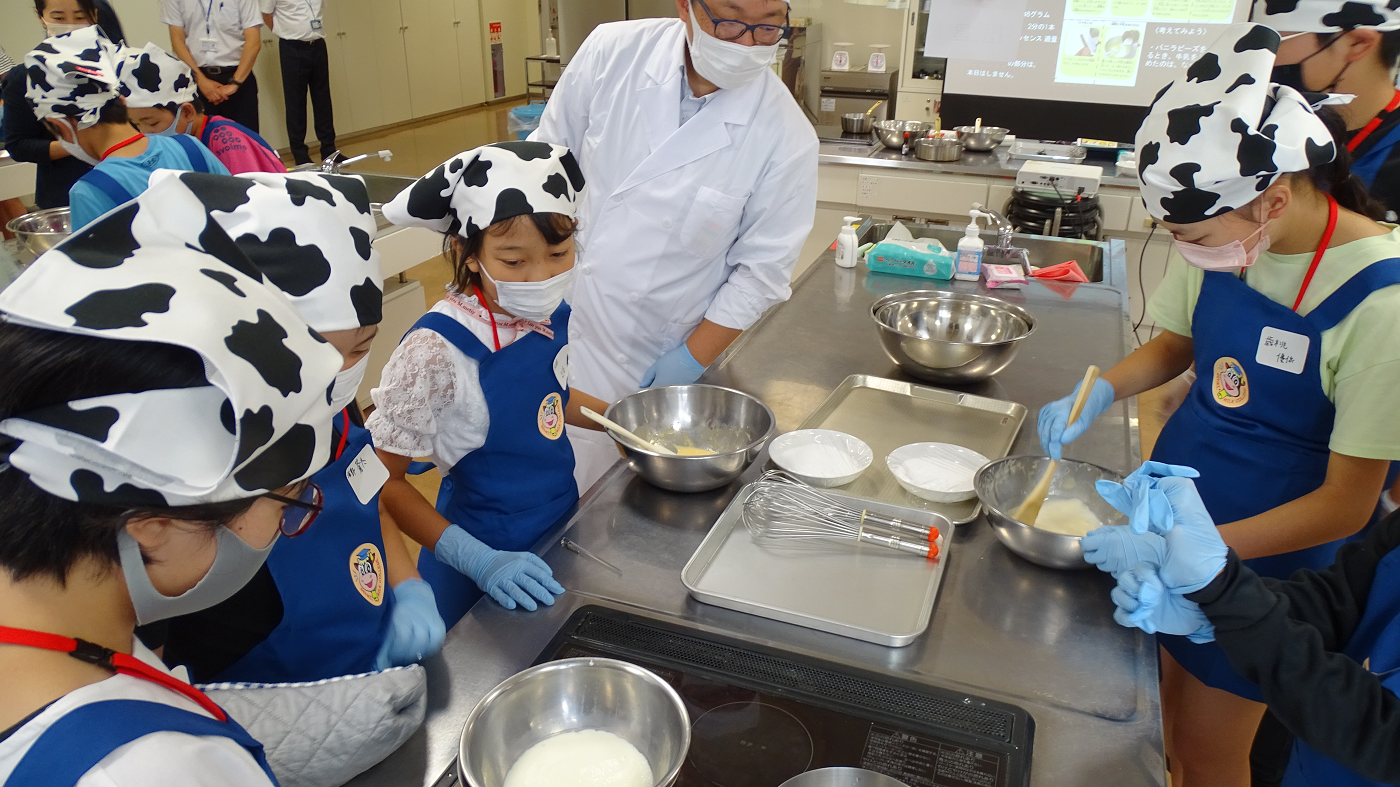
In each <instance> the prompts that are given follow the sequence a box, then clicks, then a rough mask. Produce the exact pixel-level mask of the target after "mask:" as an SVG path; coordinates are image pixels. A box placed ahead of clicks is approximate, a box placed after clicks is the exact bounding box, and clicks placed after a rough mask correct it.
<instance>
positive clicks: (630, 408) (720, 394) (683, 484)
mask: <svg viewBox="0 0 1400 787" xmlns="http://www.w3.org/2000/svg"><path fill="white" fill-rule="evenodd" d="M606 415H607V416H608V418H611V419H612V420H614V421H616V422H617V423H618V424H619V425H620V426H622V427H623V428H625V429H628V430H630V431H632V432H634V433H636V434H637V436H638V437H641V438H642V439H644V440H651V441H653V442H660V443H661V444H663V445H668V444H673V443H675V442H677V438H680V439H682V440H688V441H689V442H690V443H691V444H693V445H694V446H696V447H698V448H707V449H709V450H711V451H714V452H715V453H714V454H712V455H709V456H666V455H663V454H658V453H655V452H653V451H644V450H642V449H640V448H637V447H636V446H634V445H632V444H631V443H630V442H627V441H617V442H618V445H619V446H621V447H622V451H623V453H624V454H626V455H627V460H628V461H629V462H630V463H631V465H632V469H633V470H634V471H636V473H637V474H638V475H640V476H641V477H643V478H645V479H646V480H648V481H650V482H651V483H653V484H655V485H657V486H659V487H661V488H662V489H669V490H671V491H672V492H704V491H706V490H708V489H717V488H719V487H721V486H724V485H725V484H727V483H729V482H730V481H733V480H734V479H735V478H738V477H739V475H740V474H741V473H743V472H744V468H746V467H748V466H749V464H750V463H751V462H753V460H755V459H757V458H758V454H759V452H760V451H762V450H763V445H764V443H766V442H767V441H768V437H769V435H770V434H772V432H773V425H774V424H775V423H776V420H775V419H774V417H773V411H772V410H770V409H769V408H768V405H766V404H764V403H763V402H761V401H759V400H758V399H757V398H756V397H753V396H750V395H749V394H746V393H744V392H743V391H736V390H734V389H732V388H720V387H719V386H716V385H668V386H665V387H662V388H647V389H644V390H641V391H638V392H636V393H634V394H629V395H627V396H624V397H622V398H621V399H619V400H617V401H616V402H613V403H612V405H611V406H610V407H608V412H607V413H606ZM614 439H616V438H614Z"/></svg>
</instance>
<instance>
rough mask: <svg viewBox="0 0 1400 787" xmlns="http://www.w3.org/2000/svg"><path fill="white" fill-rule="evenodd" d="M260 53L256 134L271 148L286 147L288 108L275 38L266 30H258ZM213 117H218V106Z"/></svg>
mask: <svg viewBox="0 0 1400 787" xmlns="http://www.w3.org/2000/svg"><path fill="white" fill-rule="evenodd" d="M258 33H259V34H260V38H261V40H262V49H259V50H258V59H257V61H256V62H254V63H253V74H254V76H256V77H257V78H258V134H259V135H260V136H261V137H262V138H263V139H265V140H267V144H269V145H271V146H272V147H274V148H276V149H278V150H282V149H284V148H286V147H287V107H286V104H285V103H283V98H282V62H281V59H280V58H279V57H278V56H277V36H276V35H274V34H273V32H272V31H271V30H268V29H267V27H266V26H264V27H260V28H258ZM214 114H216V115H217V114H219V109H218V107H217V106H215V107H214Z"/></svg>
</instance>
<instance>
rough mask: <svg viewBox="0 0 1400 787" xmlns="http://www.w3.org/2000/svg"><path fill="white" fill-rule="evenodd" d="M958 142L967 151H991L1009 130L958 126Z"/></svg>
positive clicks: (993, 127)
mask: <svg viewBox="0 0 1400 787" xmlns="http://www.w3.org/2000/svg"><path fill="white" fill-rule="evenodd" d="M953 130H954V131H956V132H958V140H959V141H961V142H962V143H963V147H965V148H967V149H968V150H991V149H992V148H995V147H996V146H997V145H1000V144H1001V142H1002V140H1004V139H1006V135H1007V134H1008V133H1009V132H1010V129H1006V128H1001V127H1000V126H980V127H979V126H958V127H957V128H955V129H953Z"/></svg>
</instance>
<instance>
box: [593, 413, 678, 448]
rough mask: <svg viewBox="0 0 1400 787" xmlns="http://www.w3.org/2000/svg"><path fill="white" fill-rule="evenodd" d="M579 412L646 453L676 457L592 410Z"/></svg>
mask: <svg viewBox="0 0 1400 787" xmlns="http://www.w3.org/2000/svg"><path fill="white" fill-rule="evenodd" d="M579 412H581V413H583V415H584V417H586V418H588V419H589V420H591V421H594V422H596V423H597V424H598V425H600V426H602V427H603V428H604V429H608V430H609V431H613V432H617V433H618V434H620V435H622V436H623V437H625V438H627V440H628V441H629V442H631V443H632V444H633V445H635V446H637V447H638V448H641V449H643V450H646V451H655V452H656V453H658V454H663V455H665V456H676V455H677V454H676V452H675V451H672V450H671V449H669V448H667V447H666V446H664V445H658V444H656V443H653V442H651V441H650V440H643V439H642V438H640V437H638V436H636V435H635V434H632V432H630V431H628V430H627V429H624V428H623V427H622V425H621V424H619V423H618V422H616V421H613V420H612V419H609V418H605V417H603V416H601V415H599V414H597V413H595V412H593V411H592V410H590V409H589V408H587V407H580V408H579Z"/></svg>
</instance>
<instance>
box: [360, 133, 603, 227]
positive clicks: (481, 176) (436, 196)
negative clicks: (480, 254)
mask: <svg viewBox="0 0 1400 787" xmlns="http://www.w3.org/2000/svg"><path fill="white" fill-rule="evenodd" d="M582 190H583V170H581V169H579V166H578V161H577V160H575V159H574V154H573V153H570V152H569V149H568V148H566V147H562V146H560V145H550V144H547V143H544V142H497V143H496V144H494V145H485V146H482V147H479V148H477V149H475V150H469V151H467V152H465V153H458V154H457V155H455V156H453V157H452V158H450V159H448V160H447V161H444V162H443V163H442V164H441V165H439V166H438V167H436V168H435V169H434V170H433V171H432V172H429V173H428V174H426V175H424V176H423V177H421V178H419V179H418V180H417V181H415V182H414V184H413V185H412V186H409V187H408V188H407V189H404V190H403V191H401V192H399V195H398V196H397V197H394V199H393V201H392V202H388V203H385V205H384V217H385V218H387V219H389V221H392V222H393V223H395V224H397V225H399V226H409V227H427V228H428V229H432V230H437V231H438V232H444V233H455V234H457V235H461V236H462V237H464V238H471V237H472V236H474V235H476V234H477V233H478V232H481V231H482V230H484V229H486V228H487V227H489V226H491V225H492V224H495V223H496V222H499V221H505V220H506V219H509V218H513V217H515V216H523V215H527V214H530V213H562V214H564V215H565V216H568V217H570V218H573V217H574V215H575V214H576V212H577V206H578V200H579V193H580V192H581V191H582Z"/></svg>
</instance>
